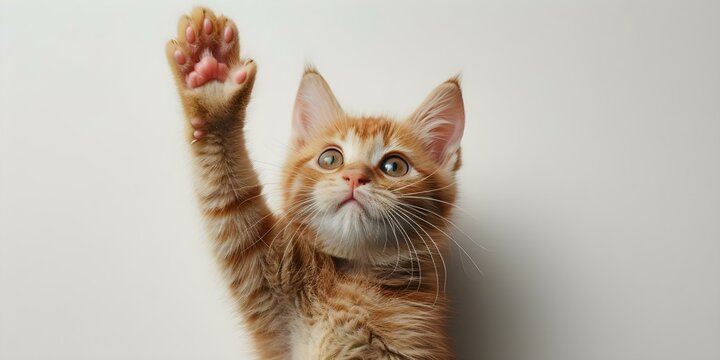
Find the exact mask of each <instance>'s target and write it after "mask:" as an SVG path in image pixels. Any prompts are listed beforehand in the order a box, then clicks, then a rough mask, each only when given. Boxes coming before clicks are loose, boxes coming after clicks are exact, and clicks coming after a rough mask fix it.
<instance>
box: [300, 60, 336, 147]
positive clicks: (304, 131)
mask: <svg viewBox="0 0 720 360" xmlns="http://www.w3.org/2000/svg"><path fill="white" fill-rule="evenodd" d="M341 116H343V110H342V108H341V107H340V104H339V103H338V101H337V100H336V99H335V96H334V95H333V93H332V90H330V86H328V84H327V82H325V79H323V77H322V76H320V73H318V72H317V71H316V70H315V69H312V68H307V69H305V74H304V75H303V77H302V81H300V88H299V89H298V92H297V97H296V98H295V108H294V109H293V119H292V124H293V125H292V127H293V138H294V139H295V141H296V142H297V143H298V144H303V143H304V142H306V141H307V140H308V139H310V137H312V136H313V135H314V134H315V133H316V132H317V131H318V130H319V129H321V128H322V127H323V126H325V125H327V124H328V123H329V122H330V121H333V120H335V119H337V118H339V117H341Z"/></svg>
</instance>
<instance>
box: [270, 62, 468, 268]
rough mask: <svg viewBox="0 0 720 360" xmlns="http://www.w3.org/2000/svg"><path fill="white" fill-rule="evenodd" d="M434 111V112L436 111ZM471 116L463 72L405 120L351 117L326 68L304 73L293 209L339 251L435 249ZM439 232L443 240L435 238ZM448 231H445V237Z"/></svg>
mask: <svg viewBox="0 0 720 360" xmlns="http://www.w3.org/2000/svg"><path fill="white" fill-rule="evenodd" d="M428 116H429V117H428ZM463 126H464V111H463V109H462V97H461V95H460V88H459V86H458V84H457V82H454V81H450V82H447V83H444V84H443V85H441V86H440V87H438V89H436V91H435V92H434V93H433V94H431V96H430V97H429V98H428V100H426V103H424V104H423V105H422V106H421V107H420V109H419V110H418V112H416V113H415V114H414V115H413V116H412V117H411V118H410V119H408V120H405V121H393V120H392V119H388V118H382V117H363V118H358V117H351V116H348V115H346V114H344V113H343V112H342V110H341V109H340V107H339V105H338V104H337V101H335V99H334V97H333V96H332V93H331V92H330V90H329V87H327V84H326V83H325V81H324V80H323V79H322V77H320V75H319V74H317V73H314V72H310V73H307V74H306V75H305V77H304V78H303V83H302V84H301V87H300V91H299V93H298V102H297V103H296V107H295V118H294V131H295V137H294V143H295V147H294V148H293V150H292V152H291V154H290V156H289V159H288V163H287V166H286V172H285V182H284V185H285V211H286V213H287V215H288V216H293V217H294V218H295V220H296V221H300V222H302V223H304V224H307V225H308V226H310V227H311V228H312V229H313V230H315V232H316V233H317V234H318V237H317V242H316V244H315V245H316V246H317V247H318V248H319V249H320V250H322V251H324V252H326V253H328V254H331V255H333V256H337V257H341V258H346V259H354V260H362V261H372V262H375V261H383V260H387V259H390V258H395V257H396V256H398V254H408V255H407V256H411V254H409V252H416V253H417V252H423V251H425V250H428V251H433V252H434V251H435V250H437V249H432V248H431V249H428V248H427V247H444V244H437V241H439V240H440V239H438V238H437V236H432V237H433V238H434V239H430V237H431V235H432V234H435V235H437V234H438V230H442V229H446V228H447V222H446V220H444V219H443V218H447V217H448V216H449V213H450V209H451V204H452V203H453V202H454V201H455V194H456V186H455V183H454V173H455V171H456V170H457V168H458V167H459V160H460V159H459V140H460V137H461V136H462V127H463ZM433 241H434V242H435V243H433ZM440 241H442V240H440Z"/></svg>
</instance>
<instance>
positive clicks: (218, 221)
mask: <svg viewBox="0 0 720 360" xmlns="http://www.w3.org/2000/svg"><path fill="white" fill-rule="evenodd" d="M206 18H207V19H210V20H211V21H212V22H213V25H214V32H213V33H212V34H207V35H206V36H207V38H206V39H205V41H207V43H208V44H212V43H213V41H215V40H214V39H216V38H218V37H219V36H221V32H222V29H224V27H225V26H229V27H231V28H232V29H233V30H234V32H235V34H237V30H236V29H235V27H234V25H233V24H232V22H231V21H230V20H228V19H226V18H224V17H219V18H217V17H215V15H214V14H213V13H212V12H211V11H210V10H208V9H205V8H196V9H195V10H194V11H193V12H192V15H191V16H189V17H183V18H181V20H180V24H179V35H178V38H177V40H173V41H171V42H169V43H168V47H167V54H168V60H169V62H170V65H171V68H172V69H173V73H174V76H175V79H176V82H177V85H178V91H179V93H180V98H181V100H182V105H183V108H184V110H185V113H186V116H187V118H188V119H193V118H202V119H203V120H204V121H206V122H207V126H206V127H205V128H204V130H203V131H205V132H206V133H207V134H206V135H205V136H204V137H203V138H202V139H200V140H199V141H197V142H194V143H193V144H192V145H191V149H192V152H193V159H194V163H195V176H196V189H197V193H198V200H199V204H200V207H201V209H202V212H203V214H204V216H205V220H206V224H207V231H208V234H209V236H210V237H211V239H212V241H213V243H214V246H215V255H216V257H217V259H218V261H219V263H220V265H221V267H222V269H223V271H224V274H225V276H226V277H227V280H228V284H229V286H230V289H231V291H232V294H233V296H234V298H235V299H236V301H237V305H238V307H239V310H240V312H241V313H242V314H243V315H244V319H245V322H246V324H247V327H248V329H249V330H250V332H251V333H252V336H253V339H254V342H255V346H256V349H257V351H258V354H259V356H260V357H261V358H263V359H286V358H312V359H450V358H452V355H451V352H450V348H449V339H448V337H447V334H446V317H447V300H446V298H445V293H444V276H445V273H444V257H443V256H444V254H445V252H446V249H447V246H448V244H447V233H448V232H449V230H448V222H447V218H449V217H450V216H451V210H452V204H453V203H454V202H455V198H456V196H457V190H456V185H455V171H456V170H457V169H458V167H459V165H460V158H459V156H460V150H459V147H452V146H450V147H448V146H444V145H446V144H447V143H448V141H447V139H448V137H449V136H455V137H457V136H456V135H453V134H452V131H445V132H439V133H436V134H429V135H427V136H424V135H423V134H420V133H418V129H420V128H423V126H424V125H423V124H425V123H423V121H427V119H425V118H424V117H427V114H436V113H438V112H439V113H442V112H443V111H446V109H447V108H448V107H452V106H455V107H452V110H453V111H455V113H458V111H461V110H462V109H457V104H456V103H457V101H458V99H459V103H460V106H461V105H462V97H461V95H460V86H459V83H458V81H457V79H451V80H449V81H448V82H446V83H444V84H442V85H441V86H440V87H438V89H436V92H434V93H433V94H432V95H431V96H430V97H429V98H428V99H429V100H428V101H426V103H425V104H424V105H423V106H421V108H420V109H421V110H419V111H418V113H416V114H414V115H413V116H411V117H410V118H409V119H407V120H405V121H395V120H392V119H389V118H385V117H353V116H349V115H347V114H345V113H344V112H342V111H341V110H340V109H339V105H337V102H336V101H335V100H334V97H332V96H331V94H330V98H327V99H323V98H322V96H325V95H327V92H329V87H327V84H326V83H325V82H324V80H323V79H322V77H321V76H320V75H319V74H318V73H317V72H316V71H315V70H314V69H307V70H306V73H305V75H304V77H303V84H306V83H308V84H310V85H307V84H306V85H301V91H300V92H299V98H298V104H299V105H297V106H298V107H297V108H296V115H297V119H298V120H297V124H296V125H297V126H299V127H300V128H299V131H298V132H299V133H302V134H305V137H302V134H299V135H296V137H294V139H293V147H292V149H291V152H290V155H289V156H288V160H287V164H286V166H285V170H284V180H283V181H284V194H283V196H284V210H283V213H282V214H273V213H271V211H270V210H269V208H268V206H267V205H266V203H265V201H264V199H263V197H262V195H261V194H262V188H261V185H260V183H259V181H258V177H257V175H256V173H255V171H254V170H253V167H252V164H251V162H250V160H249V159H248V156H247V150H246V148H245V141H244V137H243V126H244V122H245V107H246V106H247V103H248V100H249V96H250V93H251V91H252V86H253V83H254V79H255V77H254V75H255V64H254V63H252V62H242V61H240V58H239V54H240V53H239V44H238V42H237V41H235V42H234V43H233V44H232V46H233V48H232V49H230V51H229V53H230V54H231V55H230V57H229V58H228V59H227V62H228V66H229V67H230V68H231V70H232V69H238V68H240V67H242V66H245V68H246V69H247V72H248V77H247V80H246V81H245V82H244V83H242V84H232V83H230V84H229V85H228V83H225V84H223V83H221V82H218V81H214V82H210V83H207V84H205V85H203V86H200V87H197V88H190V87H188V86H187V84H186V81H185V73H186V70H185V69H183V68H182V66H179V65H178V63H177V62H176V61H175V60H174V58H173V54H174V52H175V51H176V50H177V49H181V50H183V51H190V48H191V47H192V45H190V44H188V43H187V41H186V39H185V31H186V28H187V27H188V26H191V27H192V28H193V29H200V28H201V26H202V24H203V21H204V19H206ZM201 36H205V35H201ZM218 41H219V40H218ZM195 60H197V59H195ZM242 64H245V65H242ZM318 84H319V85H318ZM302 86H306V87H307V86H310V90H307V91H313V90H317V91H315V93H312V92H311V94H310V95H308V96H307V97H303V96H305V95H303V96H301V95H302V94H303V91H305V90H304V88H302ZM313 86H315V88H313ZM317 86H320V87H317ZM318 94H319V95H318ZM313 96H315V97H313ZM317 96H320V98H317ZM438 98H439V99H440V100H443V101H444V100H448V101H446V103H447V104H450V105H447V104H446V103H442V104H441V105H442V106H435V107H433V106H434V105H436V104H435V103H433V101H437V99H438ZM308 99H309V100H308ZM318 99H320V100H327V104H329V105H328V106H330V108H321V109H320V110H328V111H324V112H323V111H320V112H318V110H317V108H311V109H306V108H305V107H308V106H309V107H317V106H325V105H323V104H322V101H320V100H318ZM303 101H308V103H303ZM452 101H455V102H456V103H455V104H454V105H453V103H452ZM318 104H319V105H318ZM425 108H430V109H431V110H432V111H435V112H432V111H431V112H428V111H425V110H422V109H425ZM306 110H307V111H306ZM317 114H330V115H329V116H330V118H331V119H330V120H329V121H328V122H327V123H325V124H313V126H314V127H313V128H310V127H308V128H302V126H307V125H308V124H306V122H308V121H314V120H313V119H312V117H313V116H315V115H317ZM462 115H463V119H464V113H463V114H462ZM443 126H447V125H443ZM188 129H189V132H188V139H189V140H191V139H193V132H192V129H191V128H190V127H188ZM433 129H439V127H434V128H432V129H431V130H433ZM440 130H443V129H440ZM440 130H439V131H440ZM450 130H452V129H450ZM443 131H444V130H443ZM459 131H460V133H461V132H462V128H460V130H459ZM307 134H312V135H313V136H311V137H309V136H307ZM448 134H449V135H448ZM428 139H432V140H431V141H430V142H432V149H440V150H437V151H436V152H435V153H433V152H432V151H430V150H429V149H430V148H431V146H430V144H429V143H430V142H429V141H428ZM438 139H440V140H438ZM436 140H437V141H440V145H441V146H437V144H438V143H437V141H436ZM456 140H457V142H459V138H458V139H456ZM340 143H347V144H348V145H347V147H346V148H344V149H339V150H341V151H346V150H347V151H348V152H347V153H346V155H348V156H349V157H348V159H347V163H344V164H342V165H341V166H340V167H339V168H338V169H336V170H333V171H327V170H324V169H321V168H318V167H317V166H316V165H317V164H316V160H317V158H318V156H319V154H320V153H321V152H322V151H323V150H324V149H326V148H328V147H329V146H334V147H339V146H340ZM453 144H454V143H450V145H453ZM351 147H357V149H371V150H372V151H375V150H377V149H380V148H383V149H384V148H391V149H392V151H390V153H391V154H390V153H388V154H384V153H383V154H381V155H382V156H383V159H385V158H387V156H389V155H397V156H401V157H402V158H403V159H406V160H407V162H408V163H409V165H410V167H411V169H412V172H411V173H408V175H407V176H404V177H390V176H388V175H387V174H386V173H384V172H383V171H381V168H380V167H379V166H377V164H376V163H373V161H375V160H377V159H375V160H372V158H371V154H370V153H371V152H372V151H366V150H358V151H356V152H354V153H352V156H350V155H351V153H350V152H349V151H350V148H351ZM373 149H375V150H373ZM438 151H440V152H438ZM442 151H445V152H444V153H443V152H442ZM372 156H375V155H372ZM351 168H353V169H355V170H356V171H362V172H364V174H365V176H367V179H368V182H369V183H370V185H366V186H365V187H364V188H363V190H364V192H363V194H365V195H363V196H365V198H363V199H366V200H367V199H370V200H367V201H368V203H367V204H366V206H367V209H365V210H364V211H365V212H362V211H360V210H357V211H356V210H352V209H351V210H347V211H348V212H349V211H356V213H352V214H350V213H348V214H350V215H343V216H345V217H342V219H344V220H342V221H343V222H346V223H344V224H343V226H345V228H342V229H340V230H338V231H339V233H340V234H346V233H347V234H350V235H352V236H350V235H348V236H349V237H352V238H353V239H355V240H352V241H350V240H349V238H346V237H345V236H342V235H337V234H336V233H334V232H328V231H326V230H323V229H324V228H323V226H325V227H327V226H330V227H333V226H336V225H337V224H333V223H332V222H331V223H327V222H325V223H323V224H324V225H319V224H321V223H322V221H324V220H322V219H323V217H324V216H331V215H329V214H331V213H334V212H335V211H336V210H335V208H331V207H325V208H322V206H323V205H320V201H319V200H318V199H317V197H318V196H320V195H323V194H324V195H323V196H325V195H327V194H328V193H330V192H331V191H330V190H328V189H330V188H331V187H335V188H338V189H342V188H343V186H344V185H342V184H344V183H343V181H342V180H341V179H340V178H339V177H340V176H342V174H343V172H344V171H346V170H348V169H351ZM368 189H369V190H368ZM352 191H353V190H352V189H351V193H352ZM318 194H320V195H318ZM358 196H359V195H358ZM381 200H382V201H381ZM328 201H329V200H328ZM383 201H384V202H383ZM388 203H392V204H394V205H392V206H389V205H387V204H388ZM353 206H354V205H353ZM393 206H394V207H393ZM340 211H346V210H341V209H340V208H339V206H338V209H337V212H340ZM377 213H379V214H386V215H387V216H377V215H372V214H377ZM348 219H349V220H348ZM358 219H359V220H358ZM353 221H355V222H356V223H354V222H353ZM361 222H362V223H363V224H365V225H362V226H365V227H364V228H363V229H369V230H368V232H367V233H362V232H360V233H358V232H359V231H358V229H360V228H361V227H360V226H361V225H359V223H361ZM338 226H339V225H338ZM381 226H382V227H381ZM342 231H349V232H345V233H344V232H342ZM336 235H337V236H336Z"/></svg>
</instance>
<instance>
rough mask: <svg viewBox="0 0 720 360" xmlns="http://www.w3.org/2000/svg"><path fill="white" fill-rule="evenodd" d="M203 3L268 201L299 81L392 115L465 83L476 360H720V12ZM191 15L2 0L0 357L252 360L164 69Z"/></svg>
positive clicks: (462, 321) (466, 205) (470, 335)
mask: <svg viewBox="0 0 720 360" xmlns="http://www.w3.org/2000/svg"><path fill="white" fill-rule="evenodd" d="M207 4H208V5H209V6H211V7H212V8H213V9H215V10H216V11H217V12H222V13H224V14H226V15H228V16H230V17H232V18H233V19H235V21H236V22H237V24H238V26H239V28H240V32H241V38H242V41H243V51H244V52H245V54H247V55H249V56H252V57H253V58H255V59H256V60H257V62H258V64H259V74H258V80H257V85H256V90H255V93H254V101H253V102H252V104H251V105H250V108H249V122H248V132H249V135H248V136H249V142H250V145H249V146H250V148H251V155H252V157H253V159H254V160H256V161H257V162H256V164H257V168H258V170H259V171H260V172H261V173H262V178H263V180H264V181H265V182H267V183H269V184H270V186H269V187H268V189H267V190H268V194H269V197H270V199H271V200H273V199H276V198H275V195H276V194H277V192H276V191H275V190H274V189H276V187H274V186H273V183H274V182H276V181H277V175H278V169H279V167H280V166H281V164H282V159H283V157H284V154H285V150H286V149H285V144H286V142H287V139H288V135H289V120H290V112H291V108H292V101H293V97H294V93H295V90H296V87H297V85H298V83H299V78H300V75H301V73H302V69H303V66H304V64H305V63H307V62H312V63H314V64H315V65H316V66H317V67H318V68H319V69H320V71H321V72H322V73H323V74H324V76H325V77H326V79H327V80H328V82H329V83H330V84H331V86H332V87H333V89H334V90H335V93H336V95H337V97H338V99H339V100H340V102H341V104H343V105H344V107H345V108H346V110H348V111H349V112H352V113H370V114H372V113H387V114H391V115H397V116H404V115H407V114H409V113H410V112H411V111H412V110H413V109H414V107H415V106H417V105H418V104H419V103H420V101H421V100H422V99H423V98H424V96H425V95H426V94H427V93H428V92H429V91H430V90H431V89H432V88H433V87H434V86H435V85H437V84H439V83H440V82H442V81H443V80H445V79H446V78H448V77H450V76H452V75H454V74H456V73H458V72H462V76H463V86H464V96H465V101H466V113H467V127H466V133H465V138H464V141H463V145H464V160H465V162H464V167H463V168H462V170H461V171H460V175H459V179H460V188H461V193H462V196H461V197H462V200H461V203H460V207H461V208H463V209H464V210H465V212H460V213H458V215H457V217H456V218H457V223H458V225H459V227H460V228H462V229H463V230H464V231H465V232H466V233H468V234H469V235H470V237H472V238H473V239H474V241H475V242H476V243H481V244H482V245H483V246H485V247H486V248H488V251H483V250H480V248H479V247H478V246H476V245H473V244H472V243H471V242H470V240H468V239H467V238H466V237H465V236H464V235H462V233H460V232H458V236H457V240H458V242H459V243H460V244H462V245H463V247H464V248H465V249H466V250H467V251H468V253H469V254H470V255H471V256H472V258H473V259H474V260H475V261H476V262H478V264H479V266H480V268H481V269H482V270H483V272H484V274H485V275H484V276H481V275H479V273H478V271H477V269H475V268H474V267H473V266H472V264H471V262H470V261H469V260H468V259H467V257H466V256H465V255H464V254H463V253H462V251H460V250H456V251H455V256H454V258H453V260H452V262H453V266H452V268H453V274H452V279H451V284H450V285H451V286H450V287H451V289H450V291H451V295H452V296H453V297H454V298H455V299H456V310H455V311H456V313H457V315H456V316H455V319H454V321H453V334H454V335H453V337H454V339H455V340H456V348H457V352H458V354H459V357H460V358H461V359H483V358H486V359H519V360H523V359H524V360H535V359H547V360H565V359H567V360H580V359H582V360H594V359H598V360H601V359H602V360H611V359H612V360H624V359H628V360H630V359H641V360H644V359H654V360H656V359H693V360H704V359H707V360H711V359H718V358H720V345H719V344H720V306H719V305H720V4H719V3H718V2H717V1H705V2H702V1H561V0H556V1H530V0H527V1H472V2H465V3H456V2H445V1H442V2H441V1H437V2H435V3H422V4H421V3H419V2H417V1H382V2H381V1H334V2H330V1H327V2H324V3H307V4H300V3H292V4H291V3H286V2H277V1H240V0H234V1H209V2H208V3H207ZM193 5H194V2H190V1H181V2H167V1H166V2H160V1H152V2H151V1H142V2H140V1H86V2H78V1H54V2H29V1H2V4H1V5H0V359H3V360H14V359H73V360H82V359H246V358H248V359H249V358H252V357H251V350H250V348H249V345H248V342H247V339H246V337H245V335H244V333H243V332H242V329H241V328H240V326H239V325H238V324H239V323H240V322H239V321H238V319H237V316H236V315H234V312H233V308H232V303H231V302H230V300H229V299H228V296H227V294H226V291H225V285H224V284H223V282H222V280H221V279H220V277H219V275H218V272H217V269H216V266H215V264H214V262H213V260H212V257H211V253H210V249H209V246H207V242H206V239H205V237H204V233H203V230H202V225H201V222H200V219H199V214H198V211H197V208H196V205H195V203H194V197H193V193H192V186H191V180H190V179H191V178H190V167H189V161H188V158H189V156H188V155H189V154H188V152H187V144H186V143H185V139H184V137H183V119H182V118H181V110H180V105H179V102H178V99H177V96H176V93H175V89H174V84H173V83H172V80H171V76H170V72H169V70H168V68H167V65H166V62H165V61H166V60H165V54H164V44H165V41H166V40H167V39H168V38H170V37H172V36H174V35H175V29H176V20H177V18H178V16H179V15H180V14H181V13H184V12H187V11H189V10H190V9H191V7H192V6H193ZM274 203H276V202H274Z"/></svg>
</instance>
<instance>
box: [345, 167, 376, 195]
mask: <svg viewBox="0 0 720 360" xmlns="http://www.w3.org/2000/svg"><path fill="white" fill-rule="evenodd" d="M343 179H345V182H347V183H348V185H350V188H351V189H352V190H355V188H357V187H358V186H360V185H365V184H367V183H369V182H370V178H369V177H368V176H367V174H366V173H365V171H362V170H360V169H353V170H348V171H346V172H345V173H344V174H343Z"/></svg>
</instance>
